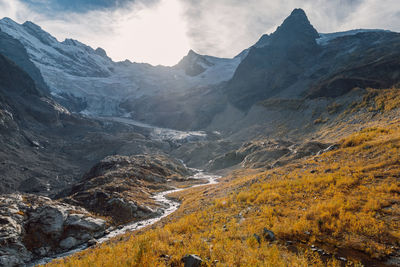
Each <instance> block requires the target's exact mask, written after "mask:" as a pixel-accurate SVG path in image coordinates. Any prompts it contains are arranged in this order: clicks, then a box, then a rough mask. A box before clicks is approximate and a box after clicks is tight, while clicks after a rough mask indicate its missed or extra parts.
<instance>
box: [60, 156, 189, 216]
mask: <svg viewBox="0 0 400 267" xmlns="http://www.w3.org/2000/svg"><path fill="white" fill-rule="evenodd" d="M191 174H192V171H191V170H189V169H187V168H186V167H185V166H184V165H183V164H182V163H181V162H179V161H177V160H172V159H170V158H168V157H166V156H162V155H159V156H147V155H137V156H131V157H127V156H109V157H107V158H105V159H104V160H102V161H100V162H99V163H98V164H96V165H95V166H93V168H92V169H91V170H90V171H89V172H88V173H86V174H85V175H84V177H83V179H82V181H81V182H80V183H77V184H76V185H74V186H73V187H72V188H70V189H67V190H65V191H64V192H62V194H60V196H59V197H63V198H65V201H67V202H69V203H71V204H74V205H79V206H83V207H85V208H87V209H88V210H90V211H93V212H95V213H97V214H101V215H103V216H110V217H111V218H112V219H113V221H114V222H115V223H117V224H120V223H124V222H128V221H134V220H139V219H144V218H148V217H152V216H156V215H159V214H158V211H157V204H156V203H155V202H154V200H153V199H152V198H151V196H152V194H153V193H154V192H157V191H163V190H167V189H169V186H168V183H169V182H174V181H178V182H179V181H185V180H186V177H187V176H189V175H191Z"/></svg>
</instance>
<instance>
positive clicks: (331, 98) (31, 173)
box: [0, 9, 400, 266]
mask: <svg viewBox="0 0 400 267" xmlns="http://www.w3.org/2000/svg"><path fill="white" fill-rule="evenodd" d="M399 48H400V34H398V33H394V32H390V31H382V30H352V31H347V32H339V33H324V34H320V33H318V32H317V30H316V29H315V28H314V27H313V26H312V24H311V23H310V21H309V20H308V18H307V16H306V14H305V12H304V11H303V10H301V9H295V10H294V11H293V12H292V13H291V14H290V16H288V18H287V19H285V20H284V22H283V23H282V25H281V26H279V27H278V28H277V29H276V31H275V32H274V33H272V34H264V35H263V36H261V38H260V39H259V40H258V41H257V43H255V44H254V45H253V46H251V47H250V48H248V49H245V50H244V51H242V52H241V53H240V54H239V55H237V56H236V57H234V58H232V59H224V58H217V57H212V56H207V55H200V54H198V53H196V52H194V51H193V50H191V51H189V53H188V54H187V55H186V56H185V57H184V58H183V59H182V60H181V61H180V62H179V63H178V64H177V65H175V66H173V67H164V66H151V65H149V64H137V63H132V62H130V61H124V62H113V61H112V60H111V59H110V58H109V57H108V56H107V53H106V52H105V51H104V50H103V49H101V48H97V49H93V48H91V47H89V46H87V45H85V44H83V43H81V42H79V41H76V40H71V39H67V40H65V41H63V42H59V41H58V40H57V39H55V38H54V37H53V36H51V35H50V34H48V33H47V32H45V31H44V30H43V29H41V28H40V27H39V26H38V25H35V24H33V23H32V22H26V23H24V24H22V25H21V24H18V23H15V22H14V21H12V20H10V19H7V18H5V19H3V20H1V21H0V194H1V195H0V244H2V246H1V247H0V265H5V266H14V265H17V266H18V265H26V264H28V263H32V260H33V261H35V260H37V259H39V260H42V259H44V261H39V262H35V263H34V265H35V264H42V263H45V262H46V261H47V260H51V259H50V258H49V259H46V258H48V257H60V256H65V254H64V253H65V252H71V253H72V252H74V251H77V250H84V249H86V248H87V247H88V246H91V245H96V244H97V242H104V241H106V240H109V239H110V238H112V237H115V236H117V235H121V234H122V233H125V232H126V231H135V230H139V229H142V230H141V231H140V232H135V234H134V235H130V236H129V238H128V237H127V238H124V237H122V238H121V237H118V238H117V239H113V240H112V241H111V242H110V243H109V244H107V243H106V244H103V245H102V246H95V247H94V248H93V249H90V250H87V251H83V252H82V253H80V254H79V255H78V256H72V257H67V258H63V259H61V260H60V261H57V262H54V263H52V264H53V265H55V266H58V265H63V264H64V265H65V264H66V265H71V266H79V265H84V266H86V265H88V266H89V265H90V266H97V265H105V266H114V265H115V264H116V262H115V259H118V263H121V264H122V265H124V264H126V265H132V264H134V265H138V266H142V265H146V266H147V265H148V266H154V265H168V266H170V265H171V266H180V265H182V264H184V265H187V264H189V263H190V262H192V263H193V262H196V263H197V264H200V263H201V262H204V263H205V264H206V265H210V266H213V265H219V264H221V265H227V266H248V265H249V266H252V265H260V266H266V265H273V266H275V265H282V266H292V265H296V266H308V265H317V266H323V265H324V264H325V265H326V263H329V264H331V263H332V265H335V266H341V265H343V264H347V265H357V264H358V265H359V264H362V265H366V266H381V265H383V264H387V265H389V266H393V265H394V266H396V265H398V263H399V262H400V247H399V243H398V237H399V236H400V231H399V227H398V223H397V222H398V220H397V219H398V218H399V216H400V214H399V208H398V203H399V192H400V191H399V188H400V183H399V181H398V180H399V179H398V177H399V173H400V165H399V162H400V161H399V160H400V158H399V155H400V154H399V153H398V152H399V147H400V141H399V140H400V139H399V136H400V128H399V127H398V123H399V118H400V94H399V92H400V89H399V87H400V84H399V81H400V61H399V58H400V55H399V53H400V49H399ZM370 87H373V88H370ZM86 115H90V116H86ZM107 115H112V116H107ZM134 119H136V120H134ZM179 129H180V130H179ZM183 130H185V131H183ZM194 168H196V169H194ZM199 169H203V170H206V171H210V172H213V173H214V174H206V173H204V172H203V171H201V170H199ZM216 174H219V175H226V177H224V178H221V179H218V180H216V179H217V176H216ZM206 182H209V183H210V184H208V185H206V186H202V185H204V184H203V183H206ZM216 183H217V184H216ZM218 183H219V184H218ZM188 187H194V188H191V189H189V188H188ZM44 196H46V197H44ZM181 204H182V205H181ZM180 205H181V206H180ZM178 207H179V209H178ZM174 211H175V212H174ZM159 220H160V222H159V223H158V221H159ZM125 223H127V224H125ZM150 225H152V226H151V227H147V226H150ZM193 226H196V227H193ZM143 227H146V228H143ZM110 245H112V249H110ZM127 251H130V253H126V252H127ZM303 251H306V252H303ZM238 252H239V253H238ZM242 252H244V253H242ZM188 253H197V254H198V255H194V254H193V255H192V254H188ZM82 261H83V262H82Z"/></svg>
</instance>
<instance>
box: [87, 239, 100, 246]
mask: <svg viewBox="0 0 400 267" xmlns="http://www.w3.org/2000/svg"><path fill="white" fill-rule="evenodd" d="M98 243H99V242H97V240H96V239H94V238H93V239H90V240H89V241H88V242H87V245H88V246H89V247H91V246H95V245H97V244H98Z"/></svg>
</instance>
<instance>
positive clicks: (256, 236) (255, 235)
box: [253, 234, 261, 244]
mask: <svg viewBox="0 0 400 267" xmlns="http://www.w3.org/2000/svg"><path fill="white" fill-rule="evenodd" d="M253 237H254V238H255V239H256V240H257V242H258V244H261V237H260V236H259V235H257V234H253Z"/></svg>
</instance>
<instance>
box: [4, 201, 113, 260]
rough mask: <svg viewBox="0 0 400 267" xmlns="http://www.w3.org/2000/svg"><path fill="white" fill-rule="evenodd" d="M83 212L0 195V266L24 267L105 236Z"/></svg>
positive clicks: (101, 224) (103, 225) (95, 220)
mask: <svg viewBox="0 0 400 267" xmlns="http://www.w3.org/2000/svg"><path fill="white" fill-rule="evenodd" d="M105 228H106V222H105V221H104V220H102V219H98V218H94V217H93V216H92V215H91V214H89V213H88V212H87V211H86V210H85V209H83V208H79V207H75V206H72V205H68V204H65V203H63V202H60V201H54V200H51V199H49V198H46V197H40V196H34V195H19V194H12V195H0V266H23V265H25V264H26V263H29V262H31V261H34V260H35V259H39V258H43V257H49V256H52V255H54V254H58V253H62V252H65V251H67V250H70V249H72V248H74V247H76V246H78V245H81V244H84V243H86V242H88V241H89V240H93V238H97V237H100V236H102V235H104V232H105Z"/></svg>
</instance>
